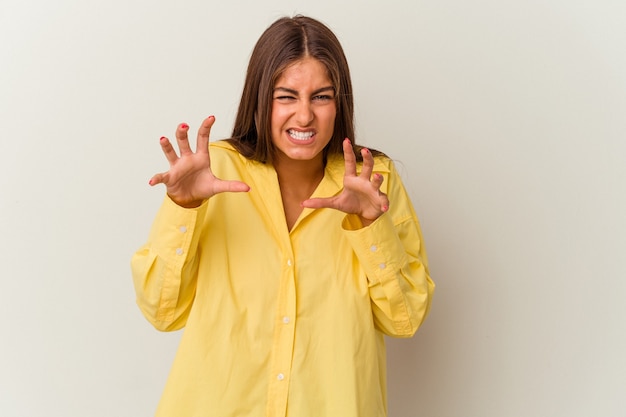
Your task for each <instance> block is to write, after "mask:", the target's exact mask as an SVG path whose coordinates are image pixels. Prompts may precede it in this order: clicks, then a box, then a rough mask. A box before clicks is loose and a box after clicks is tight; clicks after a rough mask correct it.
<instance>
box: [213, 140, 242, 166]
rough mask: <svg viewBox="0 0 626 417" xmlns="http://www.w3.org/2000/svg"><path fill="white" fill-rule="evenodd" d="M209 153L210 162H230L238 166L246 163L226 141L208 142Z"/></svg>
mask: <svg viewBox="0 0 626 417" xmlns="http://www.w3.org/2000/svg"><path fill="white" fill-rule="evenodd" d="M209 153H210V155H211V161H214V160H215V161H221V160H230V161H232V162H235V163H238V164H241V163H245V161H246V158H244V156H243V155H241V154H240V153H239V152H238V151H237V149H235V148H234V147H233V146H232V145H231V144H230V143H228V142H227V141H226V140H219V141H216V142H210V143H209Z"/></svg>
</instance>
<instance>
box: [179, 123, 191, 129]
mask: <svg viewBox="0 0 626 417" xmlns="http://www.w3.org/2000/svg"><path fill="white" fill-rule="evenodd" d="M180 128H181V129H187V128H189V126H188V125H187V123H182V124H181V125H180Z"/></svg>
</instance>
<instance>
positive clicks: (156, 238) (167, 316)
mask: <svg viewBox="0 0 626 417" xmlns="http://www.w3.org/2000/svg"><path fill="white" fill-rule="evenodd" d="M206 206H207V204H203V205H202V206H200V207H199V208H197V209H185V208H182V207H180V206H178V205H176V204H175V203H174V202H173V201H172V200H171V199H170V198H169V197H166V198H165V201H164V202H163V205H162V206H161V209H160V210H159V212H158V214H157V217H156V219H155V221H154V223H153V225H152V229H151V231H150V235H149V238H148V241H147V243H146V244H145V245H143V246H142V247H141V248H140V249H139V250H138V251H137V252H136V253H135V254H134V255H133V257H132V260H131V271H132V275H133V281H134V285H135V292H136V294H137V305H138V306H139V308H140V310H141V312H142V313H143V315H144V316H145V317H146V319H148V321H149V322H150V323H151V324H152V325H153V326H154V327H155V328H157V329H158V330H161V331H171V330H178V329H180V328H182V327H184V325H185V323H186V320H187V317H188V315H189V310H190V308H191V305H192V303H193V300H194V296H195V288H196V280H197V268H198V263H197V253H196V251H197V247H198V240H199V235H200V224H202V219H203V218H204V214H205V212H206Z"/></svg>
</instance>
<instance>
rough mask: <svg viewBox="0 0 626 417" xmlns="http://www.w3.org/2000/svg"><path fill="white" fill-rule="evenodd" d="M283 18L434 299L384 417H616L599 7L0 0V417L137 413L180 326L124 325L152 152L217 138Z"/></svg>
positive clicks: (611, 50)
mask: <svg viewBox="0 0 626 417" xmlns="http://www.w3.org/2000/svg"><path fill="white" fill-rule="evenodd" d="M295 13H303V14H309V15H311V16H313V17H316V18H319V19H321V20H322V21H324V22H326V23H327V24H328V25H329V26H330V27H331V28H333V29H334V31H335V32H336V34H337V35H338V37H339V38H340V40H341V41H342V43H343V45H344V47H345V50H346V54H347V56H348V59H349V61H350V63H351V70H352V73H353V82H354V87H355V94H356V97H355V99H356V112H357V113H356V116H357V125H358V137H357V140H358V141H360V142H361V143H364V144H366V145H368V146H371V147H374V148H379V149H381V150H384V151H385V152H387V153H388V154H389V155H391V156H392V157H393V158H394V159H395V160H396V161H397V163H398V166H399V167H400V169H401V172H402V175H403V178H404V180H405V182H406V186H407V188H408V189H409V191H410V194H411V196H412V198H413V201H414V204H415V207H416V210H417V212H418V215H419V216H420V220H421V222H422V227H423V231H424V235H425V239H426V245H427V248H428V252H429V256H430V263H431V272H432V276H433V278H434V280H435V282H436V284H437V291H436V295H435V299H434V304H433V308H432V313H431V316H430V317H429V319H428V320H427V321H426V323H425V325H424V326H423V328H422V329H421V330H420V331H419V332H418V333H417V335H416V336H415V337H414V338H413V339H410V340H390V341H389V349H388V350H389V352H388V362H389V378H388V379H389V383H388V385H389V401H390V405H389V409H390V410H389V411H390V416H391V417H414V416H415V417H486V416H489V417H491V416H493V417H518V416H519V417H522V416H524V417H527V416H533V417H554V416H568V417H583V416H585V417H587V416H615V417H618V416H620V417H621V416H623V415H624V414H625V413H626V395H625V393H626V354H625V353H624V352H626V321H625V318H626V303H625V302H624V299H625V296H626V284H625V281H626V267H625V266H624V265H625V262H624V259H626V256H625V255H624V252H625V251H626V238H625V236H626V186H625V182H626V169H625V165H626V163H625V161H626V140H625V139H626V135H625V134H626V54H625V53H624V51H626V30H624V28H625V27H626V3H624V2H623V1H622V0H619V1H618V0H615V1H609V0H604V1H602V0H600V1H599V0H593V1H592V0H583V1H571V0H570V1H565V0H543V1H539V0H526V1H521V0H518V1H509V0H504V1H502V0H500V1H496V0H482V1H464V0H449V1H437V2H433V1H428V2H427V1H423V0H417V1H409V0H407V1H403V2H394V1H390V2H369V1H356V0H354V1H343V2H337V1H335V0H318V1H317V2H315V3H313V2H304V1H295V2H288V1H280V0H269V1H265V2H259V1H249V2H242V1H223V2H219V3H218V2H214V1H212V2H211V1H200V0H190V1H178V2H173V1H147V0H145V1H119V0H108V1H85V0H82V1H79V0H56V1H44V0H31V1H16V0H0V128H1V132H2V136H1V142H0V152H1V153H0V154H1V155H2V158H1V159H0V161H1V162H0V193H1V194H0V256H1V263H0V299H1V301H0V317H1V318H2V335H1V336H0V337H1V341H0V415H1V416H3V417H18V416H19V417H35V416H64V417H68V416H72V417H74V416H76V417H85V416H89V417H98V416H107V417H110V416H116V417H125V416H128V417H143V416H151V415H152V414H153V412H154V409H155V407H156V404H157V401H158V399H159V396H160V394H161V390H162V387H163V385H164V383H165V379H166V377H167V374H168V371H169V368H170V365H171V363H172V359H173V356H174V353H175V350H176V347H177V344H178V340H179V337H180V333H169V334H165V333H159V332H157V331H156V330H154V329H152V328H151V327H150V325H149V324H148V322H147V321H145V320H144V319H143V317H142V316H141V313H140V312H139V310H138V308H137V307H136V305H135V301H134V298H135V295H134V290H133V287H132V282H131V276H130V269H129V260H130V257H131V255H132V253H133V252H134V251H135V250H136V249H137V248H138V247H139V246H140V245H141V244H142V243H143V242H144V241H145V239H146V238H147V233H148V230H149V226H150V224H151V222H152V219H153V217H154V215H155V213H156V210H157V208H158V206H159V204H160V202H161V200H162V198H163V194H164V190H163V188H159V187H158V188H156V189H155V188H150V187H149V186H148V184H147V181H148V179H149V178H150V176H151V175H152V174H153V173H155V172H158V171H162V170H165V169H166V168H167V163H166V161H165V159H164V157H163V155H162V154H161V151H160V148H159V146H158V138H159V137H160V136H162V135H170V136H171V135H172V134H173V132H174V129H175V126H176V125H177V123H179V122H183V121H185V122H188V123H189V124H190V125H191V127H192V130H195V129H196V128H197V126H198V124H199V123H200V121H201V120H202V119H203V118H204V117H205V116H208V115H209V114H215V115H216V117H217V124H216V126H215V129H214V131H213V138H214V139H218V138H222V137H225V136H227V135H228V133H229V131H230V129H231V126H232V122H233V118H234V113H235V111H236V107H237V104H238V100H239V96H240V93H241V88H242V84H243V77H244V73H245V66H246V62H247V59H248V57H249V54H250V51H251V49H252V47H253V45H254V42H255V41H256V39H257V38H258V36H259V35H260V34H261V32H262V31H263V30H264V29H265V28H266V27H267V26H268V25H269V24H270V23H271V22H272V21H274V20H275V19H276V18H278V17H280V16H282V15H293V14H295Z"/></svg>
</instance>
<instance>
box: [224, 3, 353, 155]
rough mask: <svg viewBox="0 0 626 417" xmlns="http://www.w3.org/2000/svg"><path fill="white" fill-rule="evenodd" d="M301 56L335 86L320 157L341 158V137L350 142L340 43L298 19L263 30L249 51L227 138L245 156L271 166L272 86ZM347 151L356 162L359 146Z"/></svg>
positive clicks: (349, 100) (349, 101)
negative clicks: (333, 111)
mask: <svg viewBox="0 0 626 417" xmlns="http://www.w3.org/2000/svg"><path fill="white" fill-rule="evenodd" d="M305 57H312V58H315V59H317V60H319V61H320V62H321V63H322V64H323V65H324V66H325V67H326V70H327V71H328V77H329V78H330V80H331V82H332V84H333V87H334V88H335V101H336V107H337V115H336V117H335V127H334V131H333V137H332V138H331V140H330V142H329V143H328V145H327V146H326V148H325V149H324V159H326V156H327V155H329V154H342V152H343V148H342V143H343V140H344V139H345V138H349V139H350V140H351V141H352V143H353V144H354V139H355V138H354V102H353V97H352V82H351V80H350V69H349V68H348V61H347V60H346V57H345V55H344V52H343V49H342V47H341V44H340V43H339V40H338V39H337V37H336V36H335V34H334V33H333V32H332V31H331V30H330V29H329V28H328V27H326V26H325V25H324V24H323V23H321V22H319V21H317V20H315V19H312V18H310V17H305V16H301V15H298V16H295V17H293V18H289V17H283V18H281V19H278V20H277V21H275V22H274V23H273V24H272V25H270V27H268V28H267V29H266V30H265V32H263V34H262V35H261V37H260V38H259V40H258V41H257V43H256V45H255V47H254V49H253V51H252V56H251V57H250V62H249V64H248V71H247V74H246V80H245V83H244V87H243V93H242V95H241V101H240V103H239V110H238V112H237V117H236V118H235V126H234V128H233V133H232V137H231V138H230V139H228V141H229V142H230V143H231V144H232V145H233V146H234V147H235V148H236V149H237V150H238V151H239V153H241V154H242V155H243V156H245V157H246V158H248V159H252V160H255V161H260V162H263V163H271V162H272V159H273V156H274V152H275V149H274V144H273V143H272V134H271V112H272V96H273V89H274V85H275V84H276V81H277V80H278V79H279V78H280V76H281V75H282V73H283V71H285V69H286V68H287V67H289V66H290V65H292V64H293V63H295V62H296V61H298V60H301V59H303V58H305ZM353 147H354V148H355V154H356V156H357V158H359V159H360V158H361V154H360V152H359V150H360V147H359V146H355V145H353Z"/></svg>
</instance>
